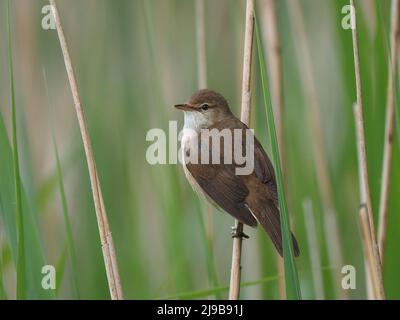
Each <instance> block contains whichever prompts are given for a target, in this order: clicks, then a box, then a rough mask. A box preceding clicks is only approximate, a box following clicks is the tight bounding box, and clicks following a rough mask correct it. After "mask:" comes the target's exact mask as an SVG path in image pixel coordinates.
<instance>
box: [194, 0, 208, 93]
mask: <svg viewBox="0 0 400 320" xmlns="http://www.w3.org/2000/svg"><path fill="white" fill-rule="evenodd" d="M204 19H205V17H204V0H196V40H197V71H198V73H197V74H198V84H199V88H200V89H205V88H207V58H206V35H205V22H204Z"/></svg>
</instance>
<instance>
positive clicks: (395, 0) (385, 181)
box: [378, 0, 400, 265]
mask: <svg viewBox="0 0 400 320" xmlns="http://www.w3.org/2000/svg"><path fill="white" fill-rule="evenodd" d="M399 35H400V24H399V0H392V7H391V27H390V59H389V71H388V87H387V101H386V124H385V137H384V149H383V160H382V163H383V164H382V178H381V193H380V201H379V229H378V245H379V253H380V257H381V263H382V265H383V263H384V255H385V241H386V231H387V215H388V200H389V191H390V170H391V163H392V153H393V135H394V79H395V76H394V75H395V71H396V64H397V55H398V51H399V50H398V45H399Z"/></svg>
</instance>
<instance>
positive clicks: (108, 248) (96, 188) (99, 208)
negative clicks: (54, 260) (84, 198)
mask: <svg viewBox="0 0 400 320" xmlns="http://www.w3.org/2000/svg"><path fill="white" fill-rule="evenodd" d="M49 2H50V5H51V6H52V10H53V14H54V18H55V23H56V28H57V34H58V38H59V40H60V46H61V50H62V53H63V56H64V63H65V68H66V70H67V74H68V80H69V84H70V87H71V91H72V96H73V99H74V104H75V111H76V115H77V118H78V122H79V129H80V132H81V135H82V141H83V146H84V149H85V155H86V160H87V165H88V169H89V176H90V183H91V188H92V193H93V201H94V207H95V211H96V218H97V223H98V227H99V234H100V240H101V247H102V250H103V257H104V263H105V267H106V273H107V279H108V286H109V289H110V295H111V298H112V299H113V300H120V299H123V294H122V288H121V282H120V278H119V272H118V264H117V259H116V255H115V248H114V244H113V240H112V235H111V231H110V228H109V225H108V220H107V214H106V210H105V206H104V200H103V195H102V193H101V188H100V181H99V178H98V175H97V169H96V164H95V160H94V156H93V151H92V145H91V142H90V137H89V132H88V130H87V126H86V121H85V114H84V112H83V108H82V104H81V100H80V97H79V91H78V85H77V82H76V78H75V73H74V69H73V66H72V61H71V57H70V54H69V50H68V45H67V42H66V39H65V35H64V31H63V28H62V25H61V20H60V15H59V12H58V9H57V6H56V3H55V1H54V0H49Z"/></svg>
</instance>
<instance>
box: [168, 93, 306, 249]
mask: <svg viewBox="0 0 400 320" xmlns="http://www.w3.org/2000/svg"><path fill="white" fill-rule="evenodd" d="M175 108H177V109H180V110H183V111H184V130H183V136H182V140H181V145H182V152H183V154H182V157H183V158H182V159H184V161H183V168H184V171H185V175H186V178H187V180H188V181H189V183H190V184H191V186H192V187H193V189H194V190H195V191H197V192H198V193H200V194H201V195H204V196H205V197H206V199H207V200H208V201H210V202H211V203H212V204H213V205H215V206H216V207H217V208H221V209H223V210H225V211H226V212H228V213H229V214H230V215H232V216H233V217H234V218H236V219H237V220H239V221H240V222H242V223H244V224H246V225H248V226H251V227H256V226H257V223H260V224H261V225H262V226H263V228H264V229H265V231H266V232H267V234H268V235H269V237H270V238H271V240H272V242H273V244H274V245H275V248H276V250H277V251H278V252H279V254H280V255H281V256H282V235H281V224H280V214H279V203H278V193H277V186H276V180H275V173H274V168H273V166H272V163H271V161H270V159H269V158H268V156H267V154H266V153H265V151H264V149H263V147H262V146H261V144H260V143H259V141H258V140H257V139H256V138H255V137H254V136H253V133H252V132H251V131H250V130H248V129H249V128H248V127H247V126H246V125H245V124H244V123H242V122H241V121H240V120H239V119H237V118H236V117H235V116H234V115H233V114H232V112H231V110H230V108H229V105H228V103H227V101H226V100H225V98H224V97H223V96H222V95H220V94H219V93H217V92H215V91H212V90H208V89H203V90H199V91H197V92H195V93H194V94H193V95H192V96H191V97H190V98H189V101H188V102H187V103H185V104H178V105H175ZM204 129H208V130H204ZM213 129H216V130H217V132H222V131H223V130H224V129H227V130H229V132H231V133H232V134H231V135H230V137H228V140H227V141H225V140H223V141H222V143H221V141H218V144H217V142H216V140H215V139H212V137H211V136H210V134H209V132H212V130H213ZM216 130H214V132H215V131H216ZM227 130H225V132H226V131H227ZM238 130H239V132H240V133H241V134H240V135H235V134H234V132H235V131H236V132H237V131H238ZM207 133H208V134H207ZM249 133H250V136H248V135H247V134H249ZM221 136H222V134H221ZM238 138H239V139H240V138H241V139H242V141H241V142H240V141H239V143H241V147H242V149H241V150H244V151H246V149H245V146H246V142H248V140H247V139H249V138H250V140H251V141H253V142H254V146H253V149H251V150H252V151H253V152H254V157H253V166H252V170H251V171H250V172H248V173H246V174H240V175H239V174H237V172H238V170H237V169H240V168H242V169H243V167H245V166H246V165H247V163H243V164H242V163H240V164H239V163H238V161H237V159H236V158H233V159H231V158H230V157H228V156H227V154H226V153H227V152H226V150H229V149H225V146H228V148H233V146H236V144H235V143H237V140H238ZM229 139H231V140H229ZM207 145H208V146H209V147H208V148H205V146H207ZM213 150H214V151H215V150H217V151H219V159H217V160H219V161H214V158H212V157H211V156H212V151H213ZM202 152H203V153H204V152H205V153H206V155H207V154H208V155H209V161H207V162H206V163H205V162H204V161H201V160H203V159H202V158H201V156H203V155H202ZM231 154H233V155H234V152H232V153H231ZM243 154H244V155H245V156H246V154H245V153H243V151H242V152H241V155H242V156H243ZM193 159H194V160H195V161H193ZM247 159H248V158H246V160H247ZM211 160H212V161H211ZM230 160H232V161H230ZM218 162H219V163H218ZM236 236H243V234H242V235H236ZM292 239H293V247H294V254H295V255H296V256H298V255H299V253H300V252H299V247H298V244H297V241H296V239H295V237H294V236H293V235H292Z"/></svg>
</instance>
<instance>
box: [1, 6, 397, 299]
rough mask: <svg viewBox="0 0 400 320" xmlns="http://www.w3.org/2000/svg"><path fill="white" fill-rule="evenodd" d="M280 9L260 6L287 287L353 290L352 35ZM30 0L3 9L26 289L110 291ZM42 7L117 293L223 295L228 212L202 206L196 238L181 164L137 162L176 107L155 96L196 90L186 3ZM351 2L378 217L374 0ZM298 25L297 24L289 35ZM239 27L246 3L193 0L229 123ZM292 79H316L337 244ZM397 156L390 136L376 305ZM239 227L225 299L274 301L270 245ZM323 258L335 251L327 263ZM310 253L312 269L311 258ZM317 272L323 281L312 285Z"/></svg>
mask: <svg viewBox="0 0 400 320" xmlns="http://www.w3.org/2000/svg"><path fill="white" fill-rule="evenodd" d="M263 1H264V0H259V1H256V6H257V14H258V17H259V19H260V20H261V22H262V23H261V26H262V30H261V31H262V33H263V36H265V34H266V32H265V30H264V29H265V28H264V26H265V24H264V23H263V22H265V21H262V20H263V19H264V18H265V15H264V13H263V9H264V6H263V3H262V2H263ZM296 1H297V0H282V1H276V8H277V18H278V28H279V34H280V41H281V50H282V51H281V52H282V68H283V90H284V108H285V110H284V115H283V126H284V132H285V151H286V157H285V158H286V168H287V171H286V184H287V200H288V205H289V212H290V218H291V224H292V228H293V231H294V233H295V234H296V237H297V239H298V241H299V244H300V248H301V252H302V254H301V256H300V257H299V258H298V259H296V261H297V266H298V270H299V277H300V285H301V289H302V294H303V298H308V299H315V298H320V299H321V298H326V299H335V298H352V299H364V298H366V288H365V275H364V260H363V247H362V243H361V236H360V232H359V231H360V228H359V222H358V206H359V191H358V189H359V187H358V167H357V155H356V143H355V142H356V138H355V134H354V132H355V128H354V118H353V109H352V105H353V103H354V102H355V99H356V98H355V80H354V68H353V49H352V42H351V30H345V29H343V28H342V26H341V21H342V19H343V17H344V15H343V14H342V13H341V10H342V7H343V6H344V5H347V4H348V3H347V1H342V0H325V1H320V0H299V1H298V5H299V6H300V9H301V10H300V11H298V10H296V7H294V5H293V3H294V2H296ZM46 4H48V3H47V2H46V1H40V0H15V1H11V5H10V16H11V35H12V42H13V50H14V54H13V58H14V85H15V96H16V110H17V124H18V139H19V140H18V142H19V154H20V167H21V179H22V184H23V198H24V199H23V215H24V224H25V226H24V228H25V231H24V233H25V246H26V248H25V250H26V265H27V276H26V277H27V290H28V294H27V297H28V298H31V299H33V298H59V299H72V298H78V297H79V298H87V299H108V298H109V292H108V287H107V279H106V274H105V269H104V263H103V257H102V252H101V246H100V240H99V235H98V229H97V222H96V219H95V211H94V206H93V200H92V194H91V189H90V183H89V176H88V171H87V165H86V160H85V156H84V151H83V147H82V141H81V137H80V133H79V129H78V126H77V121H76V114H75V110H74V105H73V100H72V95H71V92H70V88H69V83H68V79H67V75H66V71H65V67H64V61H63V57H62V53H61V50H60V45H59V42H58V38H57V34H56V31H55V30H44V29H42V27H41V21H42V18H43V16H44V15H43V14H42V13H41V10H42V7H43V6H44V5H46ZM57 4H58V9H59V11H60V15H61V18H62V23H63V26H64V31H65V34H66V37H67V41H68V45H69V48H70V53H71V56H72V60H73V63H74V68H75V72H76V76H77V80H78V85H79V90H80V94H81V99H82V103H83V106H84V110H85V112H86V119H87V122H88V126H89V131H90V136H91V139H92V143H93V149H94V154H95V159H96V163H97V169H98V172H99V177H100V181H101V186H102V189H103V195H104V200H105V205H106V208H107V214H108V217H109V223H110V228H111V231H112V235H113V238H114V244H115V247H116V254H117V259H118V262H119V268H120V273H121V282H122V286H123V290H124V294H125V297H126V298H129V299H155V298H168V297H170V298H182V299H184V298H215V297H217V298H218V297H222V298H225V297H226V296H227V290H226V289H224V288H225V287H227V286H228V284H229V276H230V262H231V251H232V239H231V236H230V231H231V226H232V225H233V223H234V221H233V219H232V218H231V217H230V216H229V215H227V214H222V213H220V212H219V211H216V210H215V213H214V214H213V229H214V231H213V241H212V244H211V246H209V242H207V241H206V230H205V229H206V228H207V225H208V224H209V223H207V221H206V220H207V218H206V214H205V211H206V207H205V204H204V202H203V201H202V200H199V199H198V197H197V195H196V194H195V193H194V192H193V191H192V190H191V188H190V187H189V184H188V183H187V182H186V180H185V177H184V174H183V171H182V168H181V166H180V165H150V164H148V163H147V161H146V157H145V155H146V149H147V148H148V146H149V145H150V144H151V142H148V141H146V133H147V132H148V130H150V129H152V128H162V129H165V130H167V129H168V121H170V120H178V121H179V122H178V125H179V127H181V126H182V115H181V113H179V112H177V111H176V110H174V109H173V108H171V106H172V105H173V104H175V103H181V102H184V101H185V100H186V99H187V98H188V96H189V95H190V94H191V93H192V92H193V91H195V90H197V88H198V80H197V78H198V66H197V52H196V51H197V49H196V23H195V21H196V10H195V3H194V1H186V0H119V1H111V0H68V1H57ZM356 5H357V9H358V11H357V18H358V32H359V37H360V39H359V40H360V59H361V72H362V85H363V88H362V89H363V99H364V114H365V125H366V135H367V136H366V139H367V153H368V161H369V163H368V164H369V175H370V183H371V194H372V197H373V198H372V204H373V209H374V213H375V216H376V217H377V213H378V205H379V193H380V175H381V166H382V150H383V133H384V119H385V106H386V87H387V70H388V53H389V42H388V41H389V40H388V39H389V29H390V1H389V0H382V1H378V0H362V1H357V2H356ZM6 11H7V1H5V0H0V298H1V299H14V298H15V284H16V275H15V263H14V262H15V259H16V250H17V248H16V231H15V230H16V223H15V195H14V180H13V171H12V170H13V169H12V168H13V165H12V149H11V146H10V141H11V111H10V110H11V108H10V95H9V89H8V88H9V74H8V54H7V50H8V48H7V19H6ZM296 19H300V20H297V22H298V21H300V22H302V23H304V31H303V32H302V30H301V29H299V28H298V25H296ZM244 22H245V1H238V0H218V1H214V0H205V37H206V58H207V74H208V78H207V81H208V87H209V88H212V89H215V90H217V91H219V92H221V93H222V94H223V95H224V96H225V97H227V98H228V100H229V102H230V105H231V108H232V109H233V111H234V113H236V114H237V115H239V113H240V110H239V108H240V97H241V93H240V92H241V75H242V71H241V70H242V56H243V41H244ZM264 43H266V41H264ZM304 46H305V47H306V48H307V50H306V51H304V50H302V48H303V47H304ZM307 51H308V53H307ZM305 54H306V55H307V54H308V57H306V56H305ZM307 59H308V61H309V62H310V63H309V64H308V63H307ZM310 68H311V69H310ZM253 70H254V72H253V82H252V86H253V100H252V107H253V112H252V126H253V127H254V128H255V132H256V135H257V136H258V138H259V140H260V141H261V142H262V144H263V145H264V147H265V149H266V150H267V153H269V154H270V148H269V146H268V143H267V141H269V140H268V137H267V130H266V118H265V111H264V108H263V105H262V91H261V83H260V76H259V70H258V63H257V59H253ZM43 71H45V74H46V77H45V78H44V76H43ZM307 74H311V75H312V77H313V81H312V82H313V83H314V85H315V86H314V90H315V93H316V94H315V101H316V103H317V107H318V110H319V113H320V116H318V119H320V122H321V128H322V137H320V138H321V139H322V142H323V153H324V155H325V159H326V163H325V165H326V168H327V173H328V177H329V186H330V188H331V192H330V197H331V198H332V202H333V207H332V208H331V209H332V212H333V216H334V219H335V221H336V223H337V227H338V228H337V229H338V236H339V238H340V246H339V247H335V244H333V243H331V242H330V241H329V240H328V238H329V235H328V234H327V233H329V230H330V228H332V227H333V226H332V223H331V221H330V220H328V219H327V214H326V212H325V210H326V206H324V203H323V201H322V200H321V199H322V196H321V193H322V192H323V191H322V192H321V186H320V184H319V182H318V181H319V179H318V172H317V170H316V162H315V155H314V151H313V150H314V146H315V143H316V137H315V132H314V131H313V130H312V123H311V122H312V120H310V119H312V116H313V114H312V109H310V96H312V93H310V89H309V88H310V87H309V85H310V81H309V79H308V78H307ZM45 79H46V80H45ZM46 86H47V88H48V94H47V93H46ZM311 87H312V84H311ZM397 87H398V84H397V83H396V88H397ZM311 99H312V98H311ZM396 129H397V130H398V128H396ZM52 131H54V135H55V139H56V145H57V149H58V152H59V154H60V162H61V167H62V178H63V179H62V180H63V181H62V182H63V183H64V185H65V195H66V201H67V204H68V208H69V210H68V211H69V215H70V220H71V228H72V236H73V242H74V245H75V250H76V254H75V259H76V270H75V271H74V270H73V268H72V259H71V254H70V253H69V251H68V250H67V247H68V242H67V234H66V226H65V221H64V218H63V207H62V203H61V199H60V192H59V176H58V174H57V161H56V153H55V149H54V147H53V143H52ZM399 160H400V159H399V140H398V135H397V133H396V136H395V143H394V154H393V165H392V173H391V192H390V200H389V218H388V219H389V227H388V238H387V249H386V258H385V267H384V280H385V289H386V295H387V297H388V298H391V299H398V298H400V291H399V290H398V286H397V280H398V277H397V273H398V270H399V268H400V251H399V250H398V244H399V243H400V230H399V228H400V214H399V213H400V212H399V210H400V198H399V183H400V167H399V166H398V163H399ZM305 203H306V204H307V205H304V204H305ZM310 204H311V205H312V212H311V215H310V214H309V215H308V216H307V217H308V218H307V219H306V218H305V217H306V215H305V207H306V208H309V207H310ZM331 216H332V215H331ZM310 217H311V219H312V220H313V222H314V224H315V227H314V226H313V224H312V223H311V224H310ZM204 221H206V222H204ZM376 221H378V220H377V219H376ZM376 223H377V222H376ZM246 233H248V234H249V235H250V240H246V241H244V245H243V257H242V261H243V269H242V280H243V282H245V283H247V285H246V286H244V287H243V289H242V293H241V297H242V298H244V299H278V298H279V281H278V270H277V263H276V253H275V251H274V249H273V247H272V245H271V243H270V241H269V239H268V238H267V236H266V235H265V233H264V232H263V231H262V230H261V229H260V228H259V229H257V230H253V229H251V230H250V228H246ZM310 234H311V236H315V238H316V239H317V241H316V246H315V243H314V246H313V244H312V243H310V241H309V239H310ZM327 236H328V237H327ZM210 248H211V254H210V250H208V249H210ZM332 250H336V251H337V252H339V254H340V256H341V257H342V259H341V260H335V261H332V259H331V258H330V256H331V255H330V253H332ZM315 255H317V259H316V261H314V262H316V264H315V263H314V264H312V263H311V258H312V257H313V256H315ZM45 264H50V265H54V266H56V269H57V284H58V286H57V290H56V291H51V290H50V291H46V290H43V289H42V288H41V284H40V283H41V279H42V276H43V275H42V274H41V268H42V266H43V265H45ZM342 265H353V266H354V267H355V268H356V272H357V273H356V274H357V277H356V286H357V287H356V289H355V290H347V291H344V290H341V289H340V288H341V287H340V281H341V278H342V276H343V275H342V274H341V273H340V270H341V268H342ZM316 267H317V269H318V270H319V271H320V272H321V275H322V284H321V285H322V286H319V285H318V283H316V282H317V280H318V270H315V268H316ZM316 274H317V276H316ZM318 286H319V287H318ZM215 288H221V289H220V290H213V289H215ZM338 288H339V289H338ZM321 289H322V291H321ZM217 293H218V294H217Z"/></svg>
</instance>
